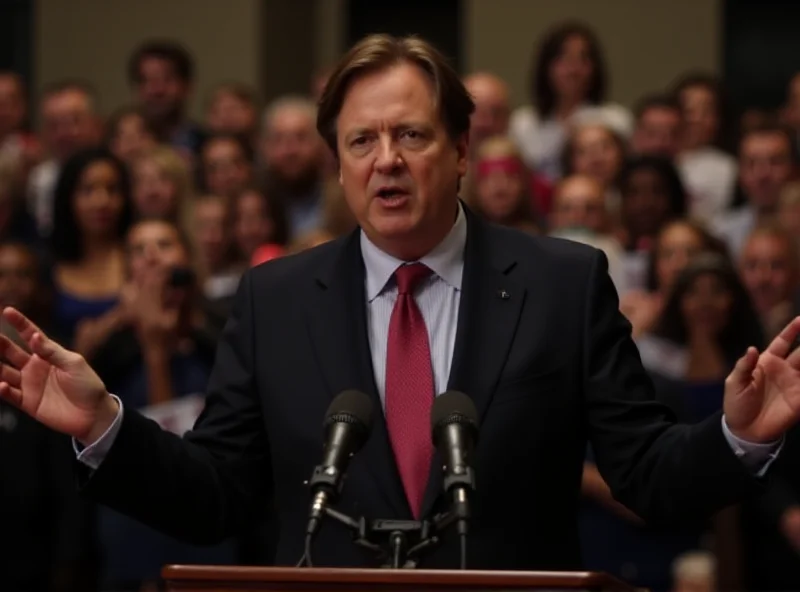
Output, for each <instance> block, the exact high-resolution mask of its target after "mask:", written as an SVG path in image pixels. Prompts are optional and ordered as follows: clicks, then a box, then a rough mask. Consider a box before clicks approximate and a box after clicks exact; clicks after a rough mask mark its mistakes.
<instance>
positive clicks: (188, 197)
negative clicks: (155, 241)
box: [136, 146, 194, 232]
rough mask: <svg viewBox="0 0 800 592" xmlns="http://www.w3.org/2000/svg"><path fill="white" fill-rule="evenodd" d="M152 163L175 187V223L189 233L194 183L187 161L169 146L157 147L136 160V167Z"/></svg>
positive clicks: (191, 222)
mask: <svg viewBox="0 0 800 592" xmlns="http://www.w3.org/2000/svg"><path fill="white" fill-rule="evenodd" d="M145 161H149V162H152V163H153V164H154V165H155V166H156V168H158V170H159V172H160V173H161V174H162V175H164V176H165V177H166V178H167V179H169V181H170V182H171V183H172V184H173V185H174V187H175V219H174V220H172V222H175V223H176V224H177V225H178V227H179V228H180V229H181V230H182V231H184V232H189V231H190V230H191V228H192V225H193V216H194V214H193V212H192V209H193V205H194V183H192V175H191V171H190V170H189V166H188V165H187V164H186V161H185V160H184V159H183V158H182V157H181V155H180V154H178V152H176V151H175V150H173V149H172V148H170V147H168V146H156V147H154V148H152V149H150V150H148V151H147V152H145V153H144V154H142V155H141V156H140V157H139V158H138V159H137V160H136V166H138V165H139V164H141V163H142V162H145Z"/></svg>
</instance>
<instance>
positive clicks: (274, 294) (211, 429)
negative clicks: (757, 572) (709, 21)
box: [0, 36, 800, 569]
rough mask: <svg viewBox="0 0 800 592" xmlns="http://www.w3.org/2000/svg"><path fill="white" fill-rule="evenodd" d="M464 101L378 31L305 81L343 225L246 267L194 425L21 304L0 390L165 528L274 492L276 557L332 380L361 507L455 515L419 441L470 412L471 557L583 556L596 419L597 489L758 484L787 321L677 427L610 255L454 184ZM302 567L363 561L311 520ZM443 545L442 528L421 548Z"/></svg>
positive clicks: (629, 502)
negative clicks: (580, 526)
mask: <svg viewBox="0 0 800 592" xmlns="http://www.w3.org/2000/svg"><path fill="white" fill-rule="evenodd" d="M472 109H473V104H472V101H471V100H470V97H469V95H468V94H467V92H466V91H465V89H464V87H463V85H462V84H461V82H460V80H459V78H458V76H457V75H456V73H455V72H454V71H453V70H452V69H451V68H450V67H449V66H448V65H447V63H446V62H445V60H444V59H443V58H442V56H441V55H440V54H439V53H438V52H437V51H436V50H435V49H434V48H432V47H431V46H430V45H429V44H427V43H425V42H424V41H421V40H418V39H414V38H404V39H397V38H392V37H388V36H372V37H369V38H366V39H365V40H363V41H362V42H360V43H359V44H358V45H356V46H355V47H353V49H351V50H350V52H349V53H348V54H347V55H346V56H345V57H344V58H343V60H342V62H341V63H340V64H339V66H338V68H337V69H336V70H335V72H334V73H333V75H332V76H331V78H330V81H329V83H328V86H327V88H326V90H325V93H324V95H323V97H322V99H321V101H320V105H319V114H318V129H319V131H320V133H321V134H322V135H323V136H324V138H325V139H326V140H327V141H328V142H329V144H330V145H331V147H332V148H333V149H334V150H335V152H336V155H337V157H338V163H339V167H340V169H339V170H340V172H339V178H340V182H341V184H342V186H343V188H344V192H345V195H346V198H347V202H348V204H349V207H350V209H351V210H352V212H353V214H354V215H355V217H356V218H357V219H358V222H359V226H360V228H359V229H358V230H357V231H355V232H354V233H353V234H351V235H350V236H348V237H345V238H343V239H341V240H337V241H335V242H332V243H328V244H325V245H323V246H321V247H318V248H315V249H313V250H311V251H307V252H304V253H301V254H299V255H296V256H293V257H287V258H284V259H278V260H274V261H271V262H269V263H267V264H265V265H262V266H260V267H257V268H255V269H253V270H251V271H250V272H249V273H247V274H246V275H245V277H244V279H243V280H242V283H241V287H240V288H239V291H238V295H237V297H236V302H235V306H234V310H233V313H232V316H231V319H230V320H229V322H228V324H227V328H226V329H225V332H224V336H223V338H222V340H221V342H220V344H219V349H218V354H217V360H216V366H215V369H214V371H213V373H212V376H211V379H210V384H209V391H208V400H207V405H206V408H205V411H204V412H203V414H202V416H201V418H200V419H199V420H198V422H197V425H196V426H195V428H194V430H193V431H191V432H190V433H189V434H188V435H187V436H186V437H185V438H183V439H181V438H179V437H177V436H174V435H171V434H169V433H166V432H163V431H161V429H160V428H159V427H158V426H157V425H156V424H155V423H154V422H152V421H150V420H148V419H145V418H143V417H142V416H141V415H138V414H137V413H136V412H135V411H134V410H132V409H123V408H121V406H120V404H119V402H118V400H116V399H115V398H114V397H113V396H112V395H111V394H109V393H108V392H107V391H106V389H105V387H104V386H103V384H102V383H101V381H100V380H99V379H98V377H97V376H96V375H95V373H94V372H93V371H92V370H91V369H90V368H89V366H88V365H87V364H86V363H85V361H84V360H83V359H82V358H81V357H80V356H78V355H77V354H75V353H72V352H70V351H67V350H65V349H63V348H61V347H60V346H58V345H57V344H56V343H54V342H53V341H51V340H49V339H48V338H47V337H46V336H45V335H44V334H43V333H41V331H39V330H38V329H37V328H36V327H34V326H33V325H32V324H31V323H30V322H29V321H28V320H27V319H25V318H24V317H23V316H22V315H21V314H20V313H19V312H17V311H15V310H12V309H7V310H5V311H4V313H3V314H4V316H5V318H6V319H7V320H8V321H9V322H10V323H11V324H12V325H13V326H14V327H15V328H16V329H17V330H18V331H19V332H20V333H21V335H22V336H23V338H24V339H25V340H27V342H28V344H29V345H30V348H31V350H32V352H33V353H32V354H28V353H26V352H24V351H23V350H22V349H20V348H19V347H17V346H16V345H14V344H12V343H11V342H9V341H8V340H7V339H5V338H2V348H1V349H0V354H2V355H3V357H5V358H6V359H7V360H8V361H9V362H10V363H9V365H5V366H3V367H2V374H0V380H2V382H0V394H1V395H2V397H3V398H4V399H6V400H7V401H9V402H11V403H13V404H15V405H17V406H19V407H20V408H21V409H22V410H23V411H25V412H27V413H29V414H30V415H31V416H33V417H34V418H35V419H37V420H38V421H40V422H42V423H43V424H45V425H47V426H50V427H51V428H53V429H55V430H58V431H61V432H64V433H66V434H70V435H72V436H73V437H74V438H75V439H76V449H77V450H79V451H80V452H79V454H78V459H79V463H78V464H79V466H80V467H82V468H81V469H80V473H81V474H80V477H81V481H82V485H83V487H84V488H85V491H86V492H87V493H88V494H89V495H91V496H92V497H93V498H94V499H96V500H97V501H99V502H102V503H104V504H106V505H108V506H111V507H112V508H114V509H116V510H118V511H121V512H124V513H126V514H128V515H130V516H132V517H134V518H136V519H138V520H140V521H142V522H144V523H146V524H148V525H150V526H152V527H154V528H157V529H159V530H161V531H164V532H165V533H168V534H170V535H173V536H176V537H181V538H184V539H187V540H189V541H192V542H195V543H212V542H215V541H219V540H221V539H223V538H225V537H227V536H229V535H231V534H233V533H235V532H236V531H237V529H238V528H239V527H240V525H242V524H243V523H246V522H247V521H248V520H250V519H252V516H253V515H255V514H257V513H258V512H259V509H261V508H263V507H264V506H266V505H268V504H273V505H274V507H275V508H276V511H277V522H278V528H279V533H277V535H278V546H277V557H276V563H277V564H279V565H292V564H295V563H296V562H297V560H298V559H299V558H300V557H301V555H302V554H303V550H304V534H305V529H306V524H307V522H308V515H309V509H308V508H309V500H310V495H309V490H308V487H306V486H305V485H304V481H306V480H307V479H308V477H309V474H310V471H311V469H312V468H313V467H314V466H315V465H316V464H317V463H318V462H319V459H320V456H321V448H322V434H321V429H320V424H321V421H322V419H323V416H324V415H325V410H326V408H327V407H328V405H329V403H330V402H331V400H332V399H333V398H334V397H335V396H336V395H337V394H338V393H340V392H341V391H345V390H348V389H355V390H359V391H363V392H365V393H367V394H368V395H370V397H371V399H372V401H373V404H374V409H375V413H374V415H375V416H376V417H375V420H374V422H373V423H374V426H373V429H372V434H371V436H370V437H369V439H368V441H367V442H366V444H365V445H364V448H363V449H362V450H361V451H360V452H359V453H358V454H357V455H356V456H355V457H354V458H353V460H352V462H351V463H350V466H349V471H348V476H347V482H346V484H345V486H344V489H343V492H342V494H341V498H340V500H339V502H338V505H337V508H338V509H339V510H341V511H342V512H344V513H347V514H350V515H354V516H366V517H368V518H393V519H411V518H414V517H418V518H425V517H430V516H432V515H433V514H435V513H437V512H439V511H442V510H443V509H446V507H447V504H448V501H447V499H446V498H445V496H444V495H443V493H442V475H441V466H440V465H439V464H438V463H439V461H438V460H437V461H434V459H435V458H436V456H435V454H434V452H433V448H432V444H431V435H430V424H429V422H430V409H431V406H432V404H433V401H434V398H435V397H436V396H437V395H438V394H441V393H443V392H445V391H447V390H458V391H462V392H464V393H467V394H468V395H469V397H470V398H471V400H472V401H473V402H474V405H475V407H476V409H477V413H478V416H479V420H480V440H479V442H478V444H477V448H476V450H475V455H474V461H473V464H474V469H475V474H476V475H477V489H476V492H475V495H474V496H473V498H472V502H471V510H472V517H471V521H470V534H469V557H468V566H469V567H471V568H483V569H573V568H578V567H580V565H579V563H580V557H579V544H578V535H577V526H576V517H575V516H576V505H577V501H578V495H579V485H580V479H581V468H582V465H583V458H584V451H585V448H586V442H587V439H588V440H589V441H590V442H591V444H592V446H593V449H594V451H595V453H596V457H597V465H598V467H599V469H600V471H601V473H602V475H603V477H604V478H605V479H606V481H607V482H608V483H609V485H610V487H611V489H612V491H613V492H614V495H615V496H616V498H617V499H618V500H620V501H621V502H622V503H624V504H625V505H626V506H627V507H628V508H630V509H631V510H632V511H634V512H635V513H636V514H638V515H639V516H641V517H643V518H644V519H646V520H650V521H662V522H663V521H675V520H683V519H694V518H697V517H705V516H707V515H708V514H710V513H711V512H713V511H715V510H716V509H718V508H721V507H722V506H724V505H726V504H729V503H731V502H734V501H736V500H738V499H740V498H742V497H743V496H745V495H746V494H747V492H748V490H751V489H752V490H757V489H758V487H759V478H760V477H761V476H762V475H763V474H764V473H765V472H766V470H767V469H768V465H769V462H770V461H771V459H772V458H773V457H774V456H775V454H777V452H778V448H779V446H780V441H781V438H782V435H783V433H784V432H785V431H786V430H787V429H788V428H789V427H790V426H792V425H793V424H795V423H796V422H797V420H798V418H800V351H797V352H794V353H790V348H791V344H792V342H793V341H794V339H795V337H796V336H797V334H798V331H800V319H796V320H795V321H793V322H792V323H791V324H790V325H789V326H788V327H787V328H786V329H785V330H784V331H783V333H781V335H780V336H779V337H778V338H777V339H775V341H774V342H773V343H772V344H771V345H770V346H769V348H768V349H767V350H766V351H764V352H761V353H759V352H757V351H756V350H755V349H752V348H751V349H750V350H749V351H747V352H742V353H743V357H742V358H741V359H740V360H739V362H738V364H737V365H736V368H735V369H734V371H733V372H732V373H731V375H730V377H729V378H728V379H727V381H726V390H725V402H724V415H723V414H719V415H716V416H714V417H712V418H710V419H709V420H708V421H706V422H704V423H702V424H699V425H696V426H691V427H689V426H684V425H676V424H674V423H673V420H672V418H671V416H670V414H669V412H668V411H667V410H666V409H665V408H664V407H662V406H660V405H658V404H656V403H655V402H653V400H652V399H653V392H652V390H653V389H652V386H651V383H650V381H649V379H648V377H647V375H646V374H645V371H644V370H643V368H642V365H641V362H640V360H639V356H638V353H637V350H636V347H635V345H634V343H633V341H632V340H631V337H630V326H629V324H628V323H627V322H626V320H625V319H624V318H623V317H622V316H621V314H620V313H619V311H618V302H617V296H616V294H615V291H614V288H613V286H612V283H611V280H610V279H609V277H608V274H607V265H606V260H605V257H604V256H603V255H602V254H601V253H600V252H599V251H596V250H594V249H591V248H589V247H585V246H581V245H579V244H577V243H571V242H565V241H560V240H557V239H548V238H533V237H530V236H527V235H524V234H522V233H519V232H515V231H513V230H508V229H503V228H499V227H496V226H492V225H489V224H487V223H485V222H482V221H481V220H479V219H478V218H476V217H475V215H473V214H472V213H471V212H470V211H469V210H468V209H467V208H466V207H465V206H464V205H463V204H462V203H461V202H460V201H459V199H458V187H459V180H460V178H461V177H462V176H463V175H464V173H465V170H466V166H467V154H468V149H467V147H468V134H467V130H468V128H469V116H470V113H471V111H472ZM313 553H314V560H315V565H325V566H375V565H377V564H376V562H375V559H374V558H373V556H372V555H370V554H368V553H367V552H365V551H363V550H362V549H360V548H358V547H356V546H354V545H353V544H352V542H351V535H350V533H349V531H348V530H347V529H346V528H344V527H342V526H340V525H339V524H338V523H335V522H325V523H324V524H323V525H322V527H321V528H320V529H319V535H318V538H317V540H316V541H315V543H314V550H313ZM458 564H459V545H458V539H457V538H456V537H455V534H453V536H452V537H445V540H444V541H443V542H442V544H441V545H439V546H438V547H435V548H433V549H431V550H430V553H429V554H427V555H425V556H424V557H423V558H422V560H421V562H420V564H419V565H420V566H421V567H430V568H453V567H458Z"/></svg>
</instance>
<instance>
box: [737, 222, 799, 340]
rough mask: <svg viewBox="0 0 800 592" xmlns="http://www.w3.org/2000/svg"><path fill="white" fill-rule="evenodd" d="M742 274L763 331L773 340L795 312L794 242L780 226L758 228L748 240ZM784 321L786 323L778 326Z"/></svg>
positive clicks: (743, 258) (742, 257) (741, 259)
mask: <svg viewBox="0 0 800 592" xmlns="http://www.w3.org/2000/svg"><path fill="white" fill-rule="evenodd" d="M739 273H740V275H741V277H742V281H743V282H744V285H745V287H746V288H747V291H748V293H749V294H750V298H751V300H752V301H753V305H754V306H755V309H756V311H757V312H758V315H759V317H760V318H761V326H762V327H763V329H764V334H765V336H766V338H767V340H772V339H773V338H774V337H775V336H776V335H777V334H778V333H779V332H780V329H781V328H782V327H783V326H785V323H786V322H787V320H790V319H791V318H792V317H793V316H794V315H795V314H796V311H795V310H794V298H795V296H796V294H797V288H798V267H797V247H796V243H795V241H794V240H793V238H792V237H791V236H790V235H788V234H787V233H786V232H785V231H784V230H782V229H781V228H780V227H779V226H777V225H769V226H766V225H765V226H760V227H757V228H756V229H755V230H753V232H751V233H750V236H749V237H748V238H747V240H746V241H745V244H744V249H743V250H742V255H741V258H740V260H739ZM781 322H783V323H784V325H781V326H779V325H778V323H781Z"/></svg>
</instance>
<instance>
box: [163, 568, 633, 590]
mask: <svg viewBox="0 0 800 592" xmlns="http://www.w3.org/2000/svg"><path fill="white" fill-rule="evenodd" d="M162 573H163V577H164V579H165V580H166V582H167V589H168V590H170V591H171V592H200V591H202V592H223V591H225V592H233V591H246V590H254V591H255V590H259V591H271V592H294V591H297V590H320V591H321V590H333V591H336V592H344V591H345V590H346V591H348V592H357V591H359V590H363V591H364V592H367V591H369V592H409V591H411V590H414V591H415V592H421V591H426V590H430V591H437V590H447V591H450V592H454V591H456V590H458V591H460V592H483V591H491V590H496V591H500V590H504V591H509V590H513V591H514V592H522V591H524V590H591V591H598V592H599V591H602V592H634V590H635V589H634V588H632V587H631V586H628V585H626V584H624V583H622V582H620V581H619V580H617V579H615V578H612V577H611V576H608V575H606V574H602V573H596V572H546V571H541V572H521V571H447V570H389V569H329V568H300V569H296V568H289V567H274V568H270V567H217V566H192V565H170V566H167V567H165V568H164V570H163V572H162Z"/></svg>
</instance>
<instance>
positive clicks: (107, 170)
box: [73, 160, 124, 238]
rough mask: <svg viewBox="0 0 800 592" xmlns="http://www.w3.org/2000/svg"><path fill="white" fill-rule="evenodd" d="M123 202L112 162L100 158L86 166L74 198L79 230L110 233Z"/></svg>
mask: <svg viewBox="0 0 800 592" xmlns="http://www.w3.org/2000/svg"><path fill="white" fill-rule="evenodd" d="M123 206H124V198H123V196H122V190H121V188H120V178H119V173H118V172H117V169H116V168H115V167H114V165H113V164H111V163H110V162H106V161H102V160H100V161H96V162H94V163H92V164H90V165H89V166H88V167H86V169H85V170H84V171H83V174H82V175H81V178H80V181H79V183H78V187H77V190H76V193H75V197H74V198H73V208H74V211H75V218H76V220H77V223H78V228H80V230H81V233H82V234H83V235H84V236H85V237H92V238H111V237H113V236H114V234H115V231H116V228H117V225H118V224H119V218H120V215H121V214H122V208H123Z"/></svg>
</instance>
